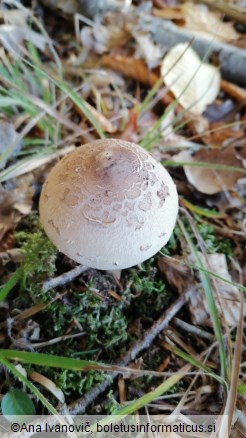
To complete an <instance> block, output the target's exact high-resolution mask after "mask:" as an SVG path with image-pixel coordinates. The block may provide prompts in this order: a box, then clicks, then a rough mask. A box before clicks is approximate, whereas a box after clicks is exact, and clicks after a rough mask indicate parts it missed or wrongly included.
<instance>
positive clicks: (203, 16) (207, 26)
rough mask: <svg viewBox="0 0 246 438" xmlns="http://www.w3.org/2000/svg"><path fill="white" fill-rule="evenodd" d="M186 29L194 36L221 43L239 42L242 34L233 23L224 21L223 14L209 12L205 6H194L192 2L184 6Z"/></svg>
mask: <svg viewBox="0 0 246 438" xmlns="http://www.w3.org/2000/svg"><path fill="white" fill-rule="evenodd" d="M182 12H183V14H184V15H183V18H184V20H185V26H184V27H185V28H186V29H187V30H189V32H191V33H192V34H193V35H199V36H201V37H203V38H208V39H209V40H210V41H211V40H212V39H215V40H219V41H232V40H237V39H238V38H239V36H240V34H239V33H238V32H237V31H236V30H235V29H234V27H233V23H232V22H224V21H222V18H221V14H220V13H217V12H214V11H209V9H208V7H207V6H205V5H201V4H199V5H194V4H192V3H190V2H188V3H185V4H183V5H182Z"/></svg>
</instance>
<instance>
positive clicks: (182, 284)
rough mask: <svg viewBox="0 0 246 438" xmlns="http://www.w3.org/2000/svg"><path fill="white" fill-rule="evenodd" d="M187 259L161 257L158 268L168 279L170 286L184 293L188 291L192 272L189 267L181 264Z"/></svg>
mask: <svg viewBox="0 0 246 438" xmlns="http://www.w3.org/2000/svg"><path fill="white" fill-rule="evenodd" d="M185 260H186V257H181V256H176V257H159V258H158V268H159V269H160V271H161V272H162V273H163V274H164V275H165V277H166V278H167V281H168V283H169V284H170V286H172V287H174V288H175V289H177V290H178V292H179V293H182V292H183V291H184V290H186V289H187V285H188V283H190V275H191V270H190V268H189V267H188V266H185V265H184V264H182V263H180V262H184V261H185Z"/></svg>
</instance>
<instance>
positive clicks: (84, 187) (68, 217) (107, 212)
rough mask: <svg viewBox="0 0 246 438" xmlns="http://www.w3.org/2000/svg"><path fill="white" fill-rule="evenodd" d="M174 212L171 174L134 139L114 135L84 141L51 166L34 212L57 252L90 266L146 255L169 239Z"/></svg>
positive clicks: (117, 264) (116, 265)
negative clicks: (86, 142)
mask: <svg viewBox="0 0 246 438" xmlns="http://www.w3.org/2000/svg"><path fill="white" fill-rule="evenodd" d="M177 212H178V196H177V191H176V187H175V185H174V183H173V180H172V178H171V177H170V175H169V174H168V172H167V171H166V170H165V169H164V167H163V166H162V165H161V164H159V163H157V162H156V161H155V160H154V159H153V158H152V157H151V156H150V155H149V154H148V153H147V152H146V151H145V150H144V149H143V148H141V147H140V146H138V145H136V144H134V143H129V142H126V141H122V140H118V139H105V140H97V141H95V142H93V143H88V144H85V145H83V146H81V147H79V148H77V149H76V150H75V151H73V152H72V153H71V154H69V155H68V156H67V157H65V158H63V159H62V160H61V161H60V162H59V163H58V164H57V165H56V166H55V167H54V168H53V169H52V171H51V172H50V174H49V176H48V179H47V180H46V182H45V184H44V186H43V189H42V193H41V198H40V217H41V222H42V224H43V226H44V229H45V231H46V233H47V235H48V236H49V238H50V240H51V241H52V242H53V243H54V244H55V245H56V247H57V248H58V249H59V251H61V252H63V253H64V254H66V255H67V256H68V257H70V258H71V259H73V260H75V261H77V262H78V263H80V264H84V265H86V266H89V267H92V268H96V269H106V270H107V269H110V270H113V269H124V268H128V267H130V266H134V265H136V264H138V263H141V262H143V261H144V260H147V259H148V258H150V257H151V256H153V255H154V254H155V253H156V252H158V251H159V250H160V249H161V248H162V247H163V246H164V245H165V244H166V243H167V241H168V240H169V238H170V235H171V233H172V230H173V228H174V225H175V221H176V217H177Z"/></svg>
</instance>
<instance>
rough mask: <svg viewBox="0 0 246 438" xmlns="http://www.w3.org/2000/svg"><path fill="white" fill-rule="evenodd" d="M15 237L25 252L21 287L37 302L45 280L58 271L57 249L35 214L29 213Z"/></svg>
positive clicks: (22, 263)
mask: <svg viewBox="0 0 246 438" xmlns="http://www.w3.org/2000/svg"><path fill="white" fill-rule="evenodd" d="M15 238H16V241H17V244H18V245H19V246H20V247H21V249H22V252H23V260H22V262H21V269H22V276H21V289H22V290H27V291H28V292H29V293H30V295H31V297H32V299H33V301H34V302H36V301H37V296H38V294H39V293H40V291H41V288H42V284H43V282H44V280H47V278H50V277H52V276H53V275H54V272H55V271H56V265H55V261H56V256H57V250H56V248H55V247H54V245H53V244H52V243H51V241H50V240H49V239H48V237H47V236H46V234H45V233H44V231H43V229H42V226H41V224H40V221H39V218H38V216H37V215H35V214H31V215H29V216H28V217H27V218H26V219H25V220H24V221H23V222H22V223H21V229H20V231H17V232H16V233H15Z"/></svg>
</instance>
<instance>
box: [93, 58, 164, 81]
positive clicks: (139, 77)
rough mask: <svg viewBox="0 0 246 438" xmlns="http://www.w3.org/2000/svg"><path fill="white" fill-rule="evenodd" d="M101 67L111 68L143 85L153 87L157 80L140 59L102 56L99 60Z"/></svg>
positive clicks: (154, 74) (155, 75)
mask: <svg viewBox="0 0 246 438" xmlns="http://www.w3.org/2000/svg"><path fill="white" fill-rule="evenodd" d="M101 65H103V66H105V67H109V68H112V69H113V70H116V71H118V72H120V73H122V74H123V75H124V76H128V77H131V78H132V79H135V80H136V81H139V82H141V83H142V84H145V85H150V86H153V85H154V84H155V83H156V81H157V80H158V75H157V74H156V73H153V72H151V71H149V70H148V67H147V65H146V64H145V62H144V61H142V60H140V59H135V58H131V57H124V56H120V55H117V56H114V57H113V56H109V55H104V56H103V57H102V59H101Z"/></svg>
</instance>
